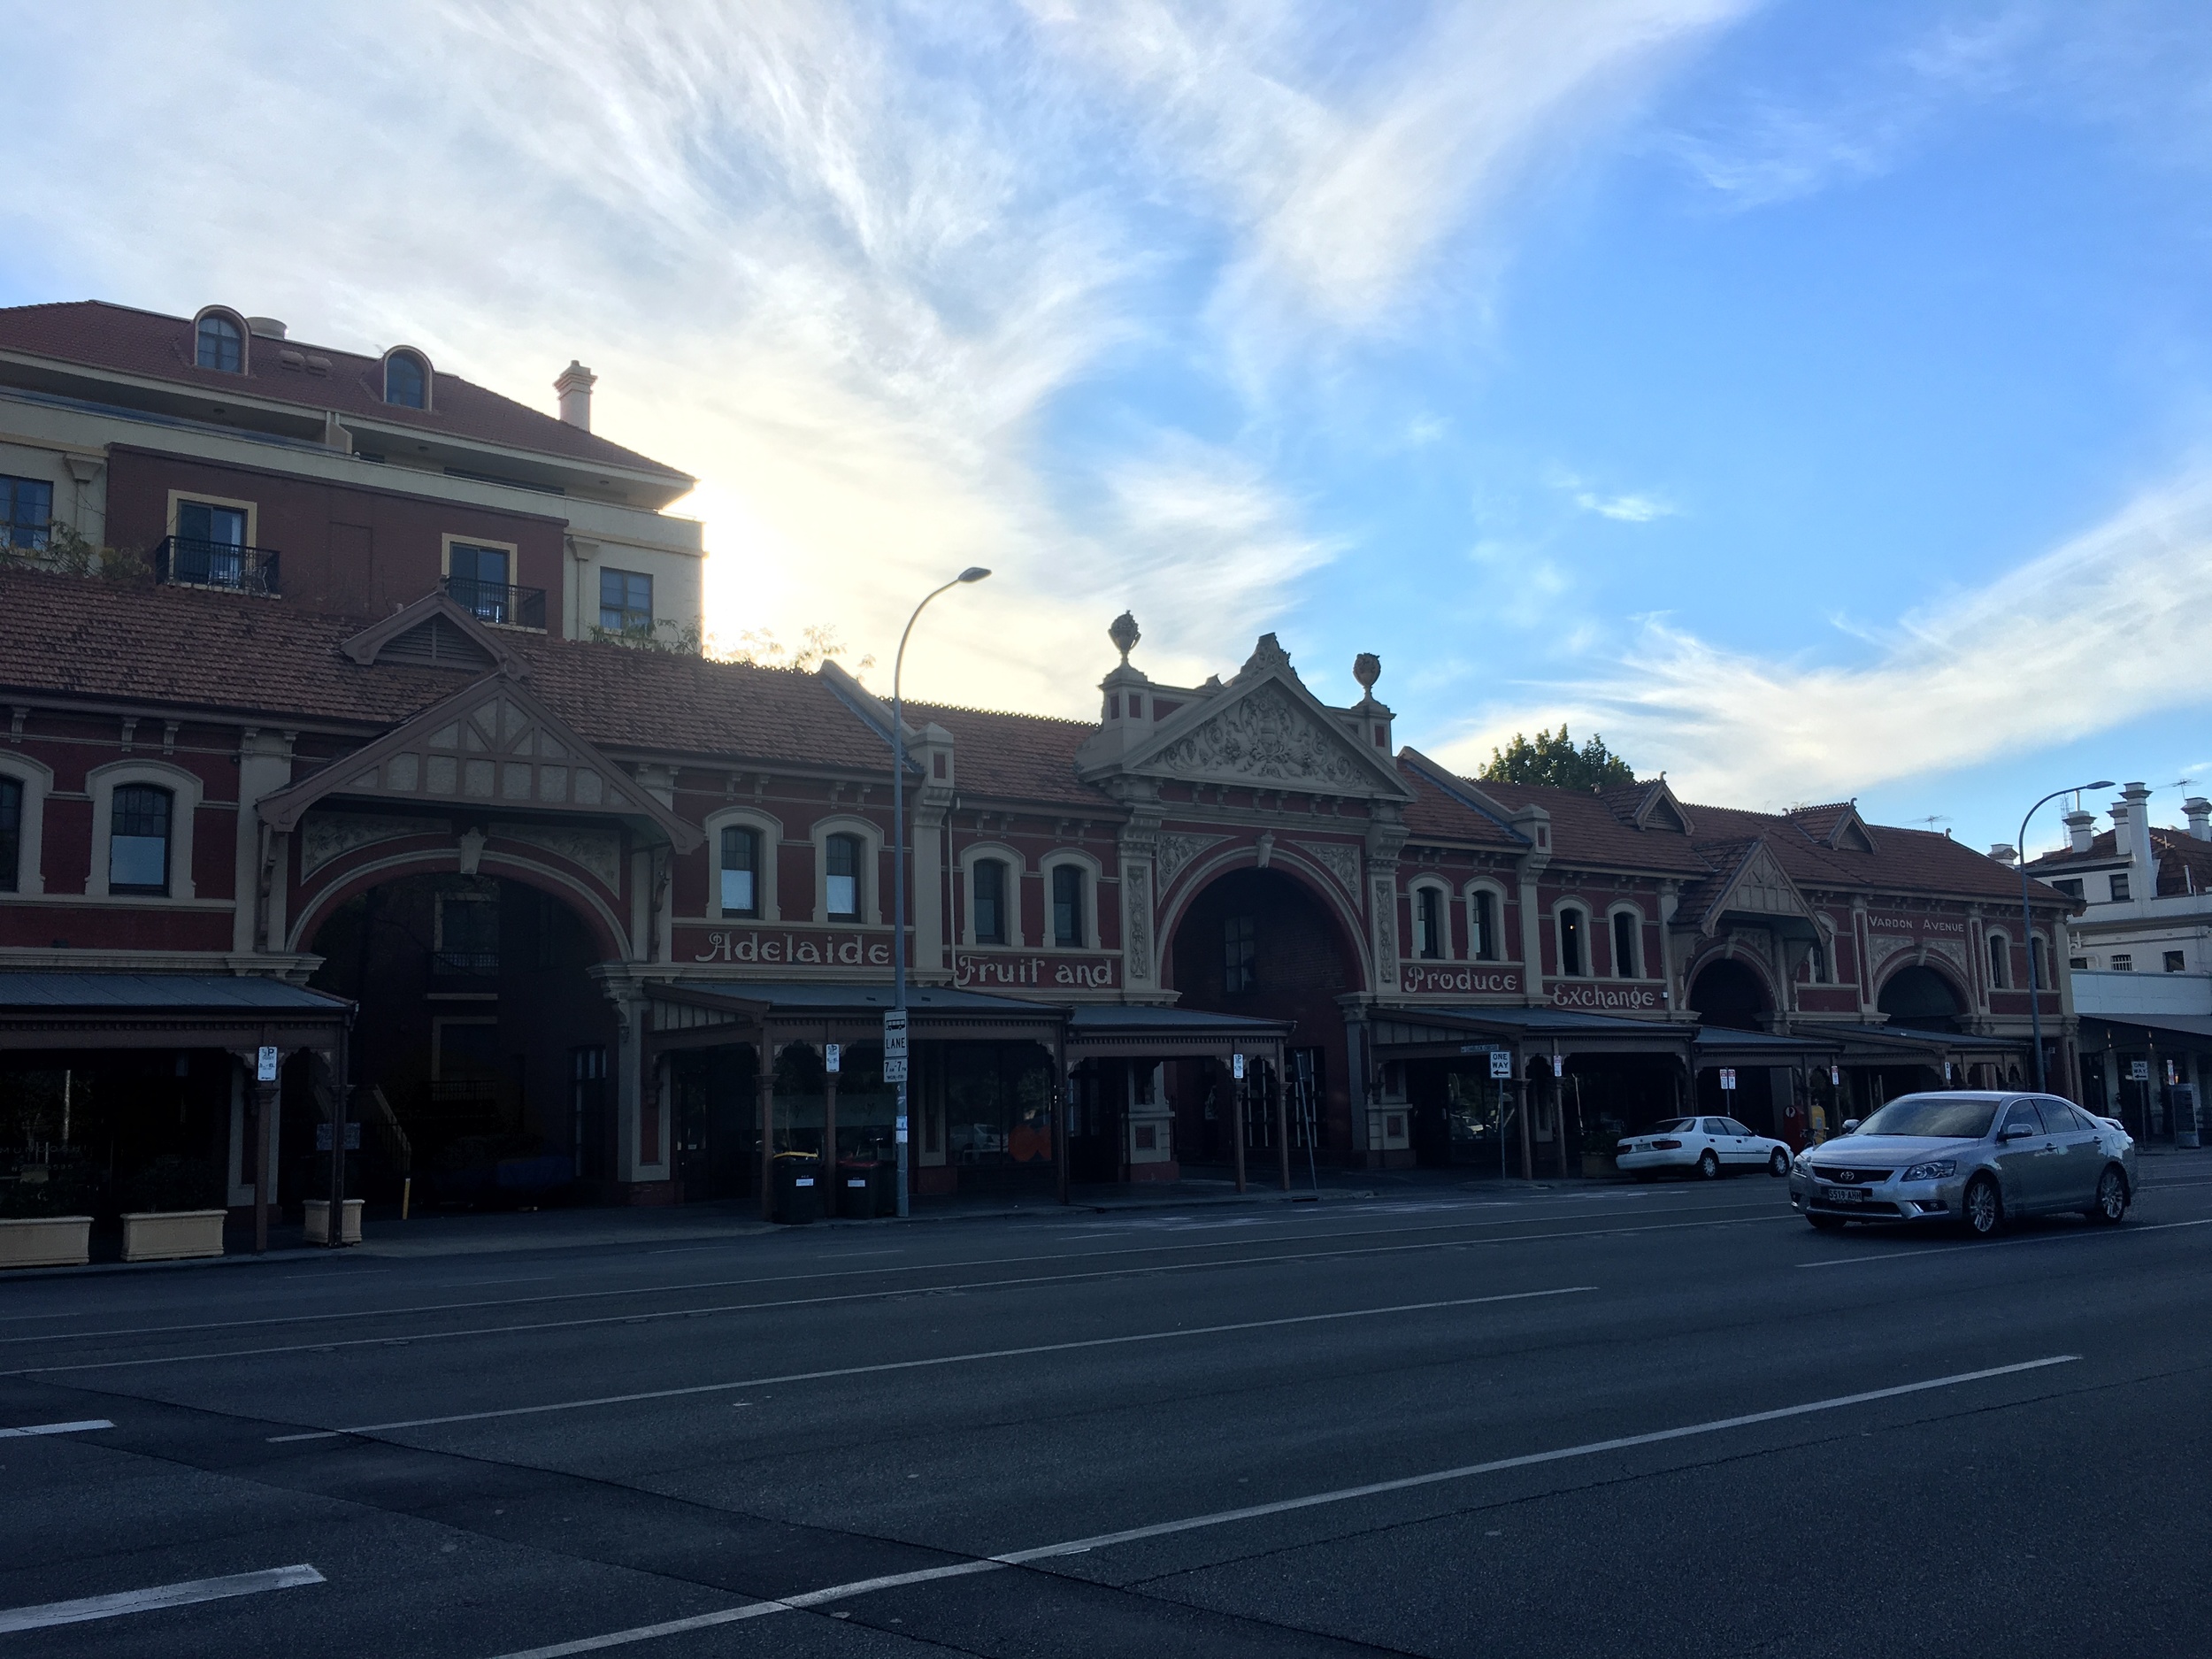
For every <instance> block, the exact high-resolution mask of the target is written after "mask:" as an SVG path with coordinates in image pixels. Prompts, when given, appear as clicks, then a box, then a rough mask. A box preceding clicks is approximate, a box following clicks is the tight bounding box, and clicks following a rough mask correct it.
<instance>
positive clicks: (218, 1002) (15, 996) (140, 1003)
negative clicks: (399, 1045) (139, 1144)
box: [0, 972, 353, 1051]
mask: <svg viewBox="0 0 2212 1659" xmlns="http://www.w3.org/2000/svg"><path fill="white" fill-rule="evenodd" d="M352 1018H353V1004H352V1003H351V1002H348V1001H346V1000H345V999H344V998H343V997H338V996H331V995H327V994H326V993H324V992H321V991H311V990H308V989H306V988H305V987H303V986H297V985H288V984H287V983H285V982H284V981H283V980H281V979H265V978H262V977H258V976H256V975H252V974H226V973H204V974H203V973H44V972H0V1048H6V1049H16V1050H21V1049H28V1048H228V1049H232V1050H234V1051H237V1050H244V1049H249V1048H260V1047H263V1046H266V1045H273V1046H274V1047H276V1048H284V1049H293V1048H336V1047H337V1046H338V1044H339V1042H340V1041H341V1040H342V1038H343V1036H344V1034H345V1030H346V1027H347V1025H349V1023H350V1022H351V1020H352Z"/></svg>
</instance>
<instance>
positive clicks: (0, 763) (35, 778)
mask: <svg viewBox="0 0 2212 1659" xmlns="http://www.w3.org/2000/svg"><path fill="white" fill-rule="evenodd" d="M0 778H6V779H9V780H12V781H13V782H16V783H19V784H21V785H22V786H23V815H22V817H21V818H19V820H18V822H17V825H16V842H17V847H18V851H17V854H16V858H17V863H16V868H15V890H14V891H13V892H12V893H7V892H0V902H5V901H7V900H8V899H12V898H14V899H20V898H28V897H31V896H32V895H36V894H42V893H44V892H45V891H46V873H45V863H46V861H45V856H44V849H45V828H46V797H47V795H49V794H50V793H51V792H52V790H53V787H54V770H53V768H52V767H50V766H49V765H47V764H45V763H44V762H42V761H36V760H33V759H32V758H31V757H29V756H28V755H23V754H14V753H0ZM102 871H103V879H104V873H105V865H103V866H102Z"/></svg>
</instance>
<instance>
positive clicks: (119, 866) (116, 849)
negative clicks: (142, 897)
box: [108, 783, 176, 894]
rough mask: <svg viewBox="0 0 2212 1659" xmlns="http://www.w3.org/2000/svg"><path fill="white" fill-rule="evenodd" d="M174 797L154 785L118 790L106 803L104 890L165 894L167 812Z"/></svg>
mask: <svg viewBox="0 0 2212 1659" xmlns="http://www.w3.org/2000/svg"><path fill="white" fill-rule="evenodd" d="M175 800H176V797H175V796H174V795H172V794H171V793H170V792H169V791H168V790H166V789H164V788H161V787H159V786H157V785H155V784H147V783H131V784H124V785H122V786H121V787H119V788H118V789H117V790H116V791H115V794H114V795H113V796H112V797H111V799H110V801H109V804H108V810H109V818H108V891H109V892H110V893H147V894H165V893H167V892H168V891H169V841H170V818H171V810H172V808H173V805H174V803H175Z"/></svg>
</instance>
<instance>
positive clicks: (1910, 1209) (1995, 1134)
mask: <svg viewBox="0 0 2212 1659" xmlns="http://www.w3.org/2000/svg"><path fill="white" fill-rule="evenodd" d="M1846 1128H1847V1133H1844V1134H1842V1135H1840V1136H1839V1137H1838V1138H1837V1139H1835V1140H1833V1141H1823V1142H1822V1143H1821V1144H1820V1145H1819V1146H1816V1147H1815V1148H1812V1149H1811V1150H1810V1151H1808V1152H1804V1153H1801V1154H1800V1155H1799V1156H1798V1157H1797V1159H1796V1160H1795V1161H1794V1162H1793V1164H1791V1165H1790V1202H1791V1204H1792V1205H1793V1206H1794V1207H1795V1208H1796V1209H1797V1210H1798V1211H1799V1212H1800V1213H1801V1214H1802V1215H1803V1216H1804V1217H1805V1219H1806V1220H1808V1221H1809V1222H1811V1223H1812V1224H1813V1225H1814V1226H1816V1227H1820V1228H1824V1229H1827V1228H1834V1227H1840V1226H1841V1225H1843V1224H1844V1223H1845V1222H1847V1221H1893V1222H1895V1221H1937V1222H1953V1223H1956V1224H1958V1225H1962V1226H1963V1227H1965V1228H1966V1230H1967V1231H1968V1232H1970V1233H1975V1234H1978V1235H1979V1236H1982V1237H1987V1236H1988V1235H1989V1234H1991V1233H1995V1232H1996V1231H1997V1230H1998V1229H1999V1228H2000V1227H2001V1226H2003V1225H2005V1222H2006V1221H2007V1220H2008V1219H2009V1218H2011V1217H2018V1216H2031V1215H2039V1214H2053V1213H2056V1212H2059V1211H2064V1210H2078V1211H2079V1212H2080V1213H2081V1214H2083V1215H2085V1216H2088V1217H2092V1218H2093V1219H2094V1220H2098V1221H2103V1222H2108V1223H2116V1222H2119V1221H2122V1220H2124V1219H2125V1218H2126V1217H2127V1212H2128V1206H2129V1205H2130V1204H2131V1203H2132V1202H2134V1200H2135V1142H2134V1141H2132V1140H2131V1139H2130V1138H2129V1136H2128V1134H2127V1133H2126V1131H2124V1130H2123V1129H2120V1128H2118V1127H2117V1126H2116V1125H2114V1124H2112V1123H2111V1122H2110V1121H2109V1120H2108V1119H2106V1118H2092V1117H2091V1116H2090V1115H2089V1114H2088V1113H2087V1112H2085V1111H2084V1110H2081V1108H2080V1107H2078V1106H2075V1105H2071V1104H2070V1103H2068V1102H2065V1101H2062V1100H2060V1099H2058V1098H2057V1097H2056V1096H2055V1095H2051V1094H1953V1093H1945V1094H1903V1095H1900V1096H1899V1097H1898V1098H1897V1099H1895V1100H1893V1101H1892V1102H1889V1104H1888V1105H1886V1106H1884V1107H1883V1108H1882V1109H1881V1110H1878V1111H1877V1112H1876V1113H1874V1115H1873V1116H1872V1117H1870V1118H1867V1120H1866V1121H1865V1122H1864V1123H1862V1124H1857V1125H1846Z"/></svg>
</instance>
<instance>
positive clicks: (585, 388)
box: [553, 357, 599, 432]
mask: <svg viewBox="0 0 2212 1659" xmlns="http://www.w3.org/2000/svg"><path fill="white" fill-rule="evenodd" d="M598 380H599V377H598V376H597V375H595V374H594V373H592V372H591V371H590V370H589V369H588V368H586V367H585V366H584V365H582V364H580V363H579V362H577V361H576V359H575V358H573V357H571V358H570V359H569V360H568V366H567V367H566V368H565V369H563V370H562V371H561V377H560V379H558V380H555V381H554V382H553V389H554V390H555V391H557V392H558V393H559V394H560V395H561V419H563V420H565V421H566V422H567V423H568V424H569V425H570V426H575V427H578V428H580V429H581V430H582V431H585V432H589V431H590V430H591V388H593V387H594V386H595V385H596V384H597V383H598Z"/></svg>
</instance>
